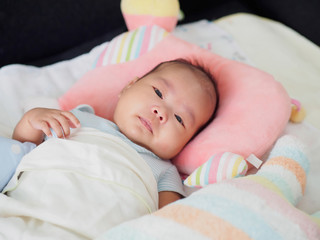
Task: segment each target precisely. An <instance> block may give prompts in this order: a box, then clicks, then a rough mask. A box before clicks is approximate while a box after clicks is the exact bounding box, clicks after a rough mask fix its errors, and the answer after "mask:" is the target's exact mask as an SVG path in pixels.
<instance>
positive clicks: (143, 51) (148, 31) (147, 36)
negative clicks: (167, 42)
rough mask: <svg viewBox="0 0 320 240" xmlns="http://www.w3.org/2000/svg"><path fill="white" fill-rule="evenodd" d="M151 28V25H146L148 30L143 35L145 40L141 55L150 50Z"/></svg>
mask: <svg viewBox="0 0 320 240" xmlns="http://www.w3.org/2000/svg"><path fill="white" fill-rule="evenodd" d="M151 29H152V27H151V26H147V27H146V31H145V33H144V36H143V42H142V45H141V50H140V53H139V55H140V56H141V55H143V54H145V53H146V52H148V47H149V42H150V38H151Z"/></svg>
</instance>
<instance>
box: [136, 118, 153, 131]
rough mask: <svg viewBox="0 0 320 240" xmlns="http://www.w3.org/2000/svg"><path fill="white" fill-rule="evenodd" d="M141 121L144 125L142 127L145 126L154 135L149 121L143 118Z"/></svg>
mask: <svg viewBox="0 0 320 240" xmlns="http://www.w3.org/2000/svg"><path fill="white" fill-rule="evenodd" d="M139 119H140V122H141V123H142V125H143V126H144V127H145V128H146V129H147V130H148V131H149V132H151V133H153V131H152V125H151V122H150V121H148V120H147V119H144V118H142V117H139Z"/></svg>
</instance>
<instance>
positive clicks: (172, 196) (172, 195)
mask: <svg viewBox="0 0 320 240" xmlns="http://www.w3.org/2000/svg"><path fill="white" fill-rule="evenodd" d="M179 199H181V195H180V194H179V193H176V192H170V191H162V192H159V209H160V208H162V207H164V206H165V205H167V204H169V203H172V202H174V201H177V200H179Z"/></svg>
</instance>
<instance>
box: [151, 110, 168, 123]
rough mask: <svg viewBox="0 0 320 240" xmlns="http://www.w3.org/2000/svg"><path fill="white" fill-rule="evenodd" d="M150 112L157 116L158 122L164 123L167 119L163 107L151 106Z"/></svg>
mask: <svg viewBox="0 0 320 240" xmlns="http://www.w3.org/2000/svg"><path fill="white" fill-rule="evenodd" d="M152 112H153V113H154V114H155V115H156V116H157V118H158V119H159V120H160V123H165V122H166V121H167V113H166V111H165V110H164V109H163V108H160V107H153V108H152Z"/></svg>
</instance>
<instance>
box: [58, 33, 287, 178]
mask: <svg viewBox="0 0 320 240" xmlns="http://www.w3.org/2000/svg"><path fill="white" fill-rule="evenodd" d="M176 58H186V59H189V60H190V61H192V62H197V63H199V64H200V65H203V66H204V67H205V68H206V69H208V70H209V71H210V73H211V74H212V76H213V77H214V78H215V79H216V81H217V85H218V91H219V94H220V104H219V109H218V112H217V116H216V118H215V119H214V120H213V121H212V122H211V123H210V124H209V125H208V126H207V127H206V128H205V129H204V130H203V131H202V132H201V133H200V134H199V135H197V136H196V137H195V138H194V139H193V140H192V141H190V142H189V143H188V144H187V145H186V147H185V148H184V149H183V150H182V152H181V153H180V154H179V155H178V156H176V157H175V158H174V159H173V163H174V164H175V165H176V166H177V168H178V170H179V171H180V172H181V173H185V174H191V173H192V172H193V171H194V170H195V169H196V168H197V167H199V166H200V165H201V164H203V163H205V162H206V161H207V160H208V159H210V157H211V156H213V155H214V154H216V153H220V152H232V153H235V154H239V155H241V156H243V157H244V158H247V157H248V156H249V155H250V154H254V155H256V156H257V157H261V156H262V155H263V154H264V153H265V152H266V151H267V150H268V149H269V148H270V147H271V145H272V144H273V142H274V141H275V140H276V138H277V137H278V136H279V135H280V133H281V132H282V131H283V129H284V127H285V125H286V124H287V122H288V120H289V117H290V112H291V104H290V98H289V96H288V94H287V93H286V91H285V89H284V88H283V87H282V85H281V84H280V83H278V82H277V81H275V80H274V79H273V77H272V76H271V75H269V74H267V73H265V72H263V71H260V70H258V69H256V68H253V67H251V66H248V65H245V64H242V63H239V62H235V61H232V60H228V59H225V58H223V57H220V56H218V55H215V54H213V53H211V52H209V51H207V50H204V49H201V48H200V47H198V46H196V45H193V44H190V43H188V42H185V41H183V40H181V39H178V38H176V37H174V36H173V35H170V34H169V35H168V36H166V37H165V38H164V39H163V40H161V41H160V42H159V43H157V45H155V46H154V47H153V48H152V49H151V50H150V51H148V52H146V53H145V54H144V55H141V56H139V58H137V59H134V60H131V61H128V62H124V63H119V64H112V65H106V66H102V67H98V68H96V69H94V70H92V71H90V72H88V73H87V74H85V75H84V76H83V77H82V78H81V79H80V80H79V81H78V82H77V83H76V84H75V85H74V86H73V87H72V88H71V89H70V90H69V91H67V93H65V94H64V95H63V96H62V97H60V98H59V104H60V107H61V108H62V109H64V110H70V109H72V108H74V107H76V106H77V105H79V104H89V105H91V106H92V107H93V108H94V109H95V111H96V114H97V115H99V116H101V117H105V118H107V119H110V120H112V116H113V112H114V109H115V105H116V103H117V100H118V94H119V93H120V91H121V89H122V88H123V87H124V86H125V85H126V84H127V83H128V82H129V81H131V80H132V79H134V78H135V77H136V76H138V77H141V76H142V75H144V74H145V73H146V72H148V71H149V70H151V69H152V68H153V67H154V66H155V65H157V64H158V63H160V62H162V61H167V60H173V59H176Z"/></svg>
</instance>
